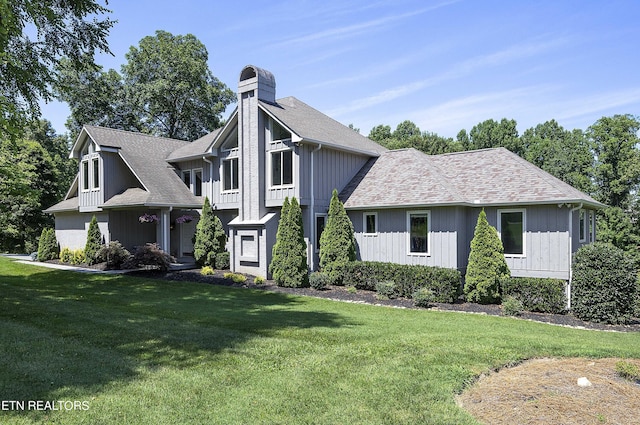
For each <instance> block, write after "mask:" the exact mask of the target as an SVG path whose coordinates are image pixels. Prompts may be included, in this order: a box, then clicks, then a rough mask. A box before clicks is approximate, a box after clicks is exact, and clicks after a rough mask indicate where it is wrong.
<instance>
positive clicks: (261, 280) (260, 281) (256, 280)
mask: <svg viewBox="0 0 640 425" xmlns="http://www.w3.org/2000/svg"><path fill="white" fill-rule="evenodd" d="M265 282H266V279H265V278H264V277H262V276H256V277H255V278H254V279H253V283H254V285H263V284H264V283H265Z"/></svg>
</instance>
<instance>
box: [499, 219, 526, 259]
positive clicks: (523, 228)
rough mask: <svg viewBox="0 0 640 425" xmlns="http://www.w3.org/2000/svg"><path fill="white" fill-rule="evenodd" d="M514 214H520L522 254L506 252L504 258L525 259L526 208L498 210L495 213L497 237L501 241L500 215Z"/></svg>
mask: <svg viewBox="0 0 640 425" xmlns="http://www.w3.org/2000/svg"><path fill="white" fill-rule="evenodd" d="M514 212H520V213H522V254H507V253H506V252H505V253H504V256H505V257H508V258H525V257H526V256H527V210H526V208H509V209H499V210H498V211H497V213H496V214H497V217H496V218H497V221H496V223H497V225H498V226H497V229H498V236H499V237H500V240H501V241H502V219H501V217H500V216H501V214H502V213H514Z"/></svg>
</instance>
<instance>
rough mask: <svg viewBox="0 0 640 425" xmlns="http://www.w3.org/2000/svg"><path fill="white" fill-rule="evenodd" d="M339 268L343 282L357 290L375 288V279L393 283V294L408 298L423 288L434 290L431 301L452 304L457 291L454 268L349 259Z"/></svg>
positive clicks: (457, 275)
mask: <svg viewBox="0 0 640 425" xmlns="http://www.w3.org/2000/svg"><path fill="white" fill-rule="evenodd" d="M341 271H342V275H343V282H344V284H345V285H350V286H355V287H356V288H358V289H366V290H369V291H374V290H375V289H376V283H377V282H383V281H392V282H395V285H396V294H397V296H400V297H407V298H409V297H411V296H412V295H413V294H414V292H416V291H417V290H418V289H419V288H423V287H424V288H428V289H430V290H431V291H432V292H433V302H442V303H453V302H454V301H455V300H456V299H457V298H458V295H459V291H460V272H459V271H458V270H455V269H446V268H442V267H427V266H417V265H404V264H395V263H382V262H374V261H352V262H350V263H347V264H345V265H344V266H343V267H342V268H341Z"/></svg>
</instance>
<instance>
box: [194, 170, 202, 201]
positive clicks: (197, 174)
mask: <svg viewBox="0 0 640 425" xmlns="http://www.w3.org/2000/svg"><path fill="white" fill-rule="evenodd" d="M193 194H194V195H196V196H202V169H199V170H194V171H193Z"/></svg>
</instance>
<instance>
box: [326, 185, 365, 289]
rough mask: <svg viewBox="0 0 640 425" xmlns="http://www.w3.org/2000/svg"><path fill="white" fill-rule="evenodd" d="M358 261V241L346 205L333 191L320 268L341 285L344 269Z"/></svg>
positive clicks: (332, 280) (336, 192)
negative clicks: (350, 263) (349, 263)
mask: <svg viewBox="0 0 640 425" xmlns="http://www.w3.org/2000/svg"><path fill="white" fill-rule="evenodd" d="M355 259H356V241H355V237H354V234H353V224H352V223H351V220H349V216H348V215H347V212H346V211H345V210H344V205H343V204H342V202H341V201H340V199H338V191H337V190H336V189H334V190H333V194H332V196H331V203H330V204H329V213H328V214H327V225H326V226H325V228H324V230H323V232H322V235H321V236H320V268H321V270H322V271H323V272H325V273H327V274H328V275H329V278H330V279H331V282H332V283H334V284H335V283H341V281H342V279H341V271H342V267H343V266H344V265H345V264H346V263H348V262H349V261H355Z"/></svg>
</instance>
